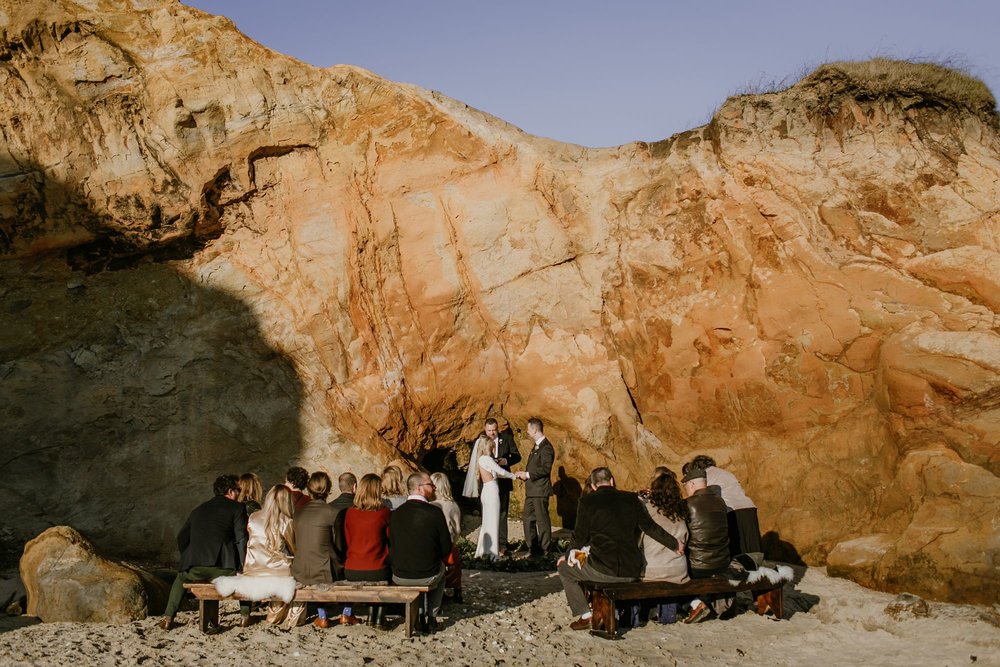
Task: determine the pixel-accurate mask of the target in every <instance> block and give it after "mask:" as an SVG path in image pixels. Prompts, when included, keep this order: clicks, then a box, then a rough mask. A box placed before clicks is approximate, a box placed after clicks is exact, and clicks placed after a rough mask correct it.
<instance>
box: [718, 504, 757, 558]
mask: <svg viewBox="0 0 1000 667" xmlns="http://www.w3.org/2000/svg"><path fill="white" fill-rule="evenodd" d="M726 518H727V519H728V520H729V553H730V555H731V556H733V557H736V556H738V555H739V554H750V555H752V556H755V557H761V558H762V557H763V551H764V550H763V549H762V548H761V546H760V525H759V524H758V523H757V510H756V508H753V507H748V508H747V509H742V510H733V511H732V512H729V513H728V514H727V515H726ZM757 562H758V564H759V563H760V561H759V560H758V561H757Z"/></svg>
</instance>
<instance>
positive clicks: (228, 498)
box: [160, 475, 247, 630]
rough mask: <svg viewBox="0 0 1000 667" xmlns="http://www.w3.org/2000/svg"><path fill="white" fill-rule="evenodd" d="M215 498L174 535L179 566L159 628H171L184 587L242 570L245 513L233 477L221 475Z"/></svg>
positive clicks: (195, 513) (244, 550)
mask: <svg viewBox="0 0 1000 667" xmlns="http://www.w3.org/2000/svg"><path fill="white" fill-rule="evenodd" d="M212 490H213V491H214V492H215V497H214V498H212V499H211V500H208V501H205V502H203V503H202V504H201V505H198V507H196V508H194V509H193V510H192V511H191V515H190V516H189V517H188V519H187V521H186V522H185V523H184V527H183V528H181V532H180V533H178V535H177V546H178V548H179V549H180V551H181V566H180V571H179V572H178V573H177V577H176V578H175V579H174V585H173V587H171V589H170V597H169V598H168V599H167V608H166V610H165V611H164V612H163V615H164V618H163V621H161V623H160V627H161V628H162V629H164V630H170V629H171V628H173V627H174V616H176V615H177V610H178V609H179V608H180V605H181V599H182V598H183V597H184V584H186V583H188V582H191V581H211V580H212V579H215V578H216V577H222V576H227V575H231V574H234V573H235V572H236V571H237V570H239V569H240V568H242V567H243V561H244V559H245V558H246V548H247V511H246V508H245V507H244V506H243V503H241V502H238V501H237V500H236V498H237V497H238V496H239V492H240V491H239V486H238V484H237V481H236V476H235V475H222V476H221V477H219V478H218V479H216V480H215V483H214V484H213V485H212Z"/></svg>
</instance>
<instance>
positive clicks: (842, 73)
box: [736, 58, 1000, 127]
mask: <svg viewBox="0 0 1000 667" xmlns="http://www.w3.org/2000/svg"><path fill="white" fill-rule="evenodd" d="M754 92H756V93H758V94H759V93H779V94H782V93H784V94H788V93H793V92H798V93H807V94H814V95H816V96H817V97H818V99H819V101H820V102H821V103H823V104H827V105H829V104H830V103H833V102H836V101H837V100H838V99H841V98H844V97H852V98H855V99H859V100H865V99H885V98H893V97H896V98H901V97H918V98H922V99H923V100H924V101H925V102H927V103H930V104H934V105H937V106H942V107H958V108H962V109H965V110H967V111H970V112H972V113H974V114H975V115H976V116H979V117H980V118H981V119H983V120H984V121H986V122H987V123H988V124H990V125H992V126H994V127H1000V115H998V113H997V102H996V98H995V97H994V96H993V93H992V92H991V91H990V89H989V88H988V87H987V86H986V84H985V83H983V82H982V81H980V80H979V79H977V78H975V77H973V76H971V75H969V74H967V73H965V72H962V71H961V70H959V69H956V68H954V67H950V66H948V65H945V64H937V63H932V62H911V61H908V60H890V59H888V58H874V59H872V60H863V61H856V62H849V61H844V62H833V63H827V64H825V65H821V66H820V67H819V68H817V69H816V70H814V71H813V72H812V73H811V74H808V75H806V76H804V77H803V78H802V79H801V80H800V81H799V82H798V83H796V84H794V85H793V86H791V87H789V88H785V89H784V90H778V89H777V88H775V89H772V90H766V91H764V90H758V91H750V94H752V93H754ZM736 97H737V98H739V97H744V95H737V96H736Z"/></svg>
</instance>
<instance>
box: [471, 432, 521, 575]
mask: <svg viewBox="0 0 1000 667" xmlns="http://www.w3.org/2000/svg"><path fill="white" fill-rule="evenodd" d="M492 447H493V442H492V441H490V440H489V439H487V438H486V437H485V436H480V437H479V439H478V440H476V446H475V447H474V448H473V450H472V458H470V459H469V472H468V473H467V474H466V475H465V486H463V487H462V495H463V496H465V497H466V498H476V497H478V496H480V493H479V482H480V480H481V481H482V483H483V491H482V497H481V499H482V503H483V525H482V526H481V527H480V528H479V543H478V544H477V545H476V558H479V557H480V556H484V555H485V556H487V557H489V558H490V560H496V559H497V558H499V557H500V545H499V544H497V539H498V537H499V535H500V489H499V488H498V486H497V477H504V478H506V479H514V474H513V473H511V472H508V471H506V470H504V469H503V468H501V467H500V465H499V464H498V463H497V462H496V461H494V460H493V457H492V456H490V455H489V453H488V452H489V451H490V450H491V449H492Z"/></svg>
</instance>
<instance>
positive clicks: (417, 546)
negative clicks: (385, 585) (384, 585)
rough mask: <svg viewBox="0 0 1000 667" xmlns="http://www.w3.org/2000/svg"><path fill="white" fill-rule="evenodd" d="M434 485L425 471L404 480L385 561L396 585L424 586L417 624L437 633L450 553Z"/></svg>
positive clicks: (442, 514)
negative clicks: (423, 607)
mask: <svg viewBox="0 0 1000 667" xmlns="http://www.w3.org/2000/svg"><path fill="white" fill-rule="evenodd" d="M434 490H435V487H434V483H433V482H432V481H431V476H430V475H428V474H427V473H425V472H415V473H413V474H412V475H410V476H409V477H408V478H407V479H406V492H407V493H408V494H409V495H408V496H407V497H406V502H405V503H403V504H402V505H400V506H399V507H398V508H396V510H394V511H393V513H392V517H391V518H390V519H389V560H390V561H391V562H392V581H393V583H395V584H396V585H397V586H428V587H430V591H428V592H427V609H426V611H425V612H423V613H422V614H421V621H420V625H421V628H422V629H423V630H424V631H425V632H429V633H433V632H434V631H435V630H437V620H436V618H437V615H438V612H439V611H440V610H441V600H442V599H443V598H444V572H445V568H444V559H445V557H446V556H448V554H450V553H451V532H450V531H449V530H448V524H447V522H446V521H445V519H444V513H443V512H442V511H441V508H440V507H438V506H437V505H432V504H431V501H432V500H434V497H435V494H434Z"/></svg>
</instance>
